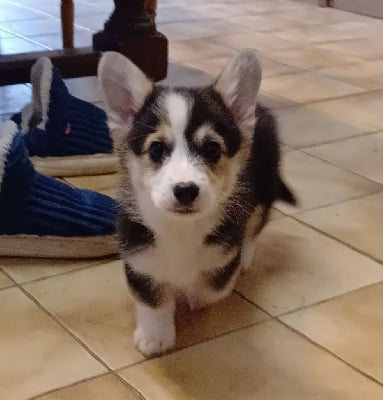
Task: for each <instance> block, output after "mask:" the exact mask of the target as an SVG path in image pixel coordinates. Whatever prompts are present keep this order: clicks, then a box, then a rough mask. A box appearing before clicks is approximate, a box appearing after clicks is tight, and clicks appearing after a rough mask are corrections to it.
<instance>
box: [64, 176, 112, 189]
mask: <svg viewBox="0 0 383 400" xmlns="http://www.w3.org/2000/svg"><path fill="white" fill-rule="evenodd" d="M64 181H65V182H67V183H70V184H71V185H73V186H76V187H78V188H81V189H88V190H95V191H100V190H106V189H114V188H117V187H118V185H119V182H120V176H119V174H106V175H96V176H92V175H90V176H74V177H68V178H64Z"/></svg>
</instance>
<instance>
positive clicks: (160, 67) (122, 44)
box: [0, 0, 168, 86]
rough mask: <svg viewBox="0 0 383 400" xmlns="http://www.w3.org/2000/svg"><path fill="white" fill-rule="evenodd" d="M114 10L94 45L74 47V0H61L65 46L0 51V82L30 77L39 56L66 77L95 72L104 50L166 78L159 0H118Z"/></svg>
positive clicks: (147, 72) (166, 57)
mask: <svg viewBox="0 0 383 400" xmlns="http://www.w3.org/2000/svg"><path fill="white" fill-rule="evenodd" d="M114 3H115V10H114V11H113V13H112V15H111V17H110V18H109V20H108V21H107V22H106V23H105V28H104V30H103V31H101V32H98V33H96V34H95V35H93V49H92V48H91V47H84V48H73V0H61V6H62V8H61V10H62V20H63V43H64V49H62V50H50V51H49V50H48V51H39V52H31V53H20V54H9V55H1V54H0V86H2V85H12V84H15V83H24V82H29V81H30V69H31V67H32V65H33V64H34V63H35V62H36V60H37V59H38V58H40V57H43V56H45V57H49V58H50V59H51V60H52V63H53V64H54V65H55V66H56V67H57V68H58V69H59V71H60V73H61V75H62V76H63V78H74V77H79V76H91V75H96V73H97V65H98V61H99V58H100V56H101V51H107V50H114V51H118V52H120V53H122V54H124V55H126V56H127V57H129V58H130V59H131V60H132V61H133V62H134V63H135V64H137V65H138V66H139V67H140V68H141V69H142V70H143V71H144V72H145V74H146V75H148V76H149V77H150V78H152V79H153V80H154V81H158V80H161V79H164V78H165V77H166V73H167V66H168V41H167V39H166V37H165V36H164V35H163V34H162V33H159V32H158V31H157V29H156V25H155V10H156V0H115V1H114Z"/></svg>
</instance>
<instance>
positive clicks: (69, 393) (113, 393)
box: [36, 375, 141, 400]
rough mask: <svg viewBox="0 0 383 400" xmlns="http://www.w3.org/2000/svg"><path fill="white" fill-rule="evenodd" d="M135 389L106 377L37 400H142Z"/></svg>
mask: <svg viewBox="0 0 383 400" xmlns="http://www.w3.org/2000/svg"><path fill="white" fill-rule="evenodd" d="M140 399H141V397H139V395H138V394H136V393H135V392H134V391H133V389H129V387H128V386H126V385H124V384H123V383H121V381H120V380H119V379H118V378H116V377H114V376H112V375H104V376H101V377H99V378H95V379H91V380H89V381H85V382H81V383H78V384H76V385H73V386H70V387H67V388H64V389H60V390H57V391H55V392H53V393H49V394H47V395H44V396H40V397H38V398H37V399H36V400H140Z"/></svg>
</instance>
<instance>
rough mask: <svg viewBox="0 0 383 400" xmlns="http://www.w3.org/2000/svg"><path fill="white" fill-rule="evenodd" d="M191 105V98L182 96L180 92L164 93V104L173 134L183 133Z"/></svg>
mask: <svg viewBox="0 0 383 400" xmlns="http://www.w3.org/2000/svg"><path fill="white" fill-rule="evenodd" d="M191 105H192V104H191V99H188V98H187V97H185V96H182V95H181V94H180V93H175V92H170V93H168V94H166V95H165V99H164V106H165V108H166V113H167V117H168V120H169V125H170V128H171V130H172V133H173V135H175V136H179V135H182V136H183V134H184V133H185V130H186V127H187V124H188V121H189V118H190V110H191Z"/></svg>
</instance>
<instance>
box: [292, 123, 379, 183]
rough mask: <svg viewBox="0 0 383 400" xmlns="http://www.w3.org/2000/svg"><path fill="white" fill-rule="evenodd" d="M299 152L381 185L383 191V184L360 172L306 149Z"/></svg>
mask: <svg viewBox="0 0 383 400" xmlns="http://www.w3.org/2000/svg"><path fill="white" fill-rule="evenodd" d="M378 132H381V130H379V131H377V132H375V133H378ZM362 136H363V135H362ZM297 151H300V152H301V153H304V154H306V155H307V156H309V157H312V158H316V159H317V160H320V161H322V162H324V163H326V164H328V165H331V166H333V167H337V168H340V169H342V170H343V171H346V172H349V173H351V174H353V175H356V176H359V177H360V178H363V179H366V180H367V181H369V182H371V183H374V184H378V185H380V186H381V187H382V189H383V184H382V182H379V181H375V180H374V179H372V178H369V177H368V176H365V175H362V174H360V173H358V172H355V171H352V170H350V169H348V168H345V167H343V166H341V165H338V164H335V163H334V162H331V161H329V160H325V159H323V158H322V157H320V156H317V155H315V154H311V153H309V152H307V150H306V151H305V149H297Z"/></svg>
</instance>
